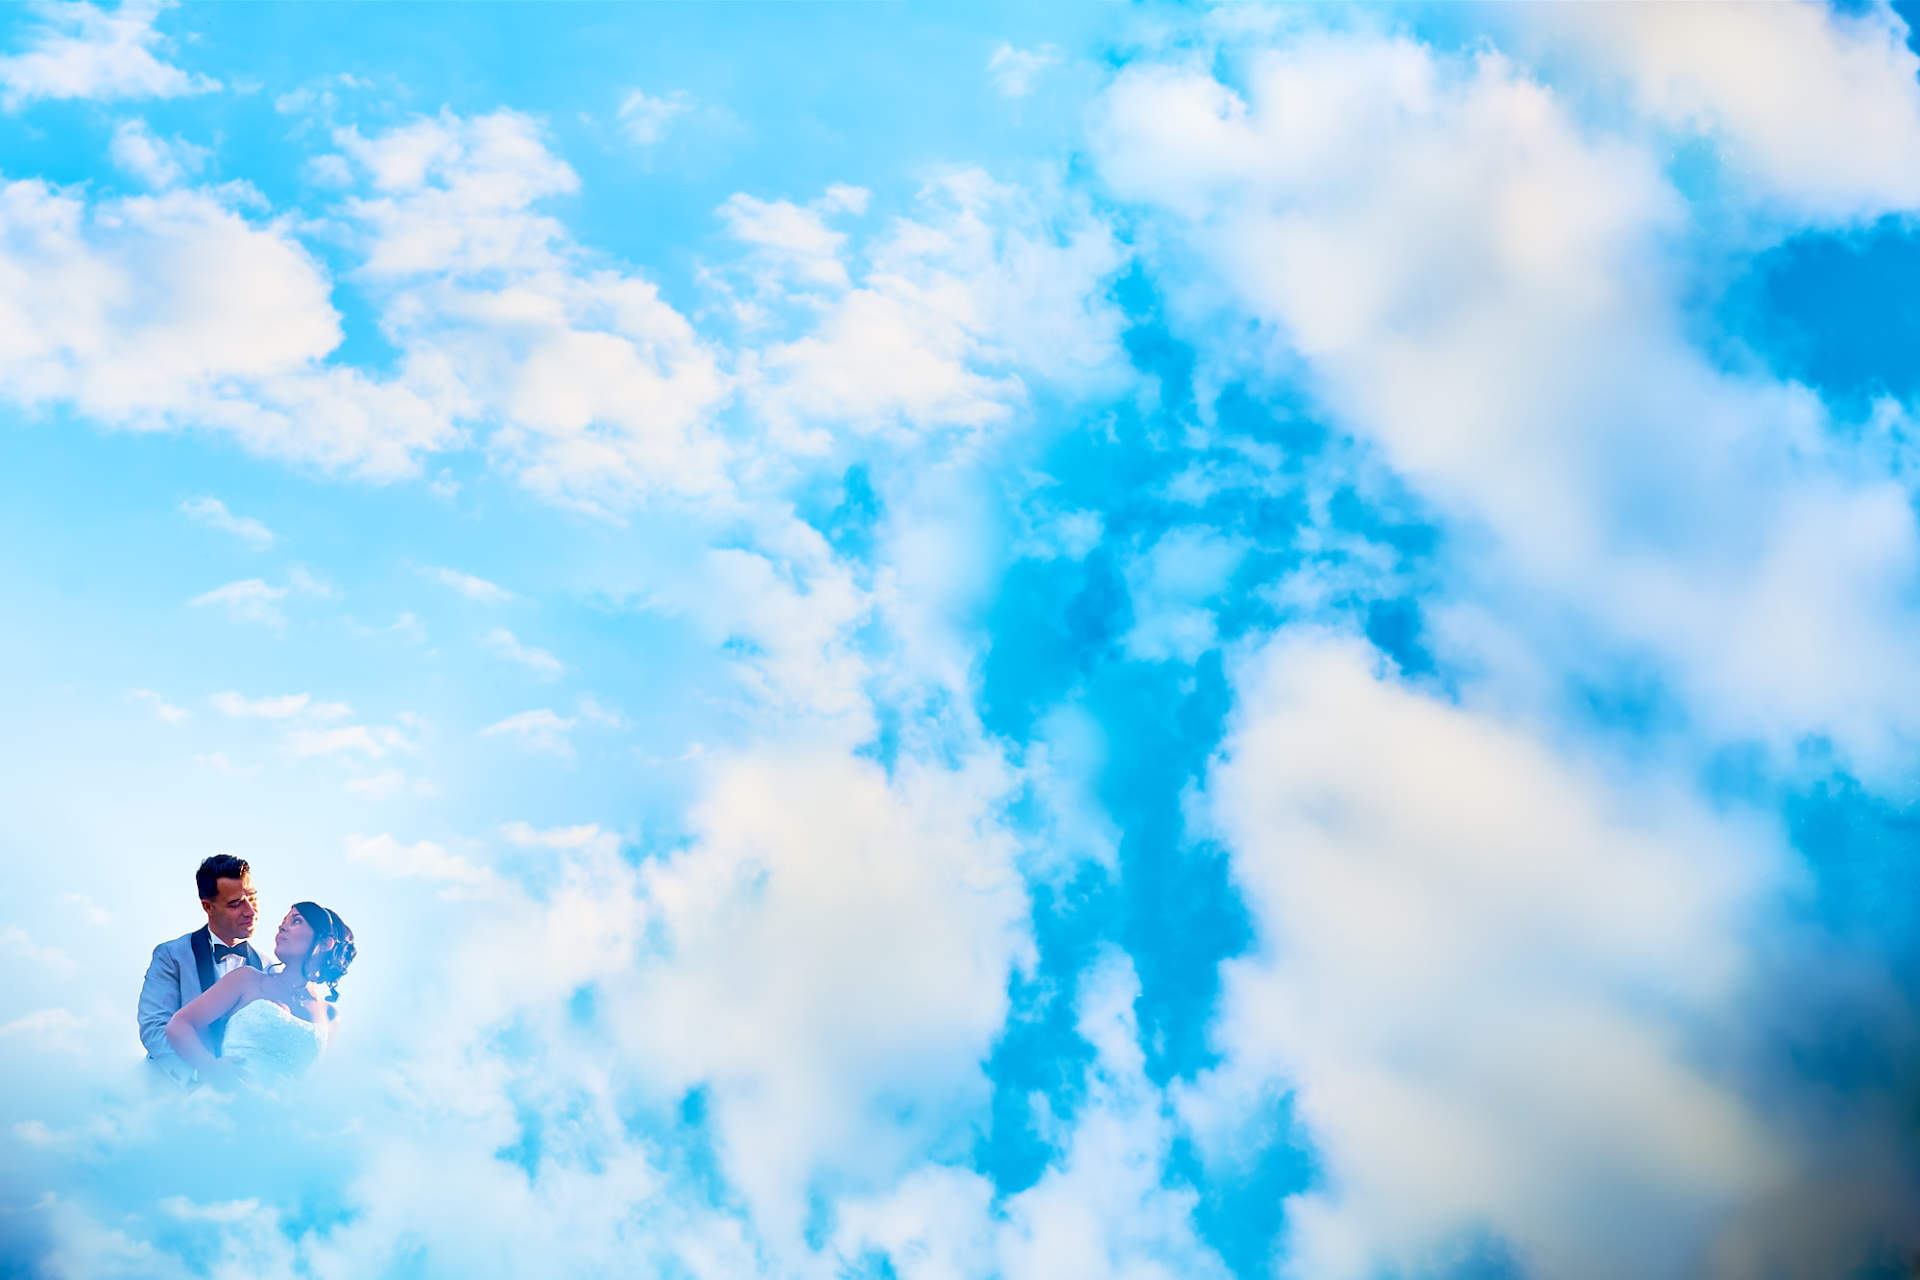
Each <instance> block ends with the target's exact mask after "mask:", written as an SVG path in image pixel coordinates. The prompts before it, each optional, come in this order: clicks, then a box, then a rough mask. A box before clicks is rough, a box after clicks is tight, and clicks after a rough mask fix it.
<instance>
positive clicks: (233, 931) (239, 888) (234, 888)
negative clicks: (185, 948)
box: [200, 876, 260, 943]
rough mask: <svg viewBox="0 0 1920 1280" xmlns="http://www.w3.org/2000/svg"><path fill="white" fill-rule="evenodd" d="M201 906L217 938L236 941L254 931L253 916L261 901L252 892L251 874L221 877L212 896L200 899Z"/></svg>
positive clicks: (230, 941)
mask: <svg viewBox="0 0 1920 1280" xmlns="http://www.w3.org/2000/svg"><path fill="white" fill-rule="evenodd" d="M200 905H201V906H203V907H205V908H206V910H207V924H208V926H209V927H210V928H212V930H213V932H214V934H215V936H216V937H218V938H220V939H221V940H222V941H225V942H229V943H232V942H238V941H240V939H242V938H245V937H247V936H249V935H250V934H252V933H253V917H254V915H255V914H256V913H257V912H258V911H259V910H260V900H259V899H258V898H256V897H255V896H254V893H253V877H252V876H241V877H240V878H239V879H237V880H236V879H234V878H233V877H232V876H221V877H220V883H219V885H218V886H217V887H216V889H215V891H214V895H213V896H212V897H211V898H202V899H200Z"/></svg>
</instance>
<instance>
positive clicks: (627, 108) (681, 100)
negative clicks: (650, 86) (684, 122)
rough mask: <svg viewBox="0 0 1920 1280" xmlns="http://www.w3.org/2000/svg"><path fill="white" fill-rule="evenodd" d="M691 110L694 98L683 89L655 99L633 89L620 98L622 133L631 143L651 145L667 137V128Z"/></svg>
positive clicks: (643, 145)
mask: <svg viewBox="0 0 1920 1280" xmlns="http://www.w3.org/2000/svg"><path fill="white" fill-rule="evenodd" d="M692 109H693V99H692V98H690V97H689V96H687V94H685V93H683V92H675V93H669V94H667V95H665V96H664V97H658V98H655V97H649V96H648V95H647V94H645V93H642V92H641V91H640V90H638V89H634V90H632V91H631V92H629V93H628V94H627V96H626V97H625V98H623V99H621V101H620V113H619V121H620V132H621V133H623V134H625V135H626V137H627V140H628V141H629V142H632V143H634V144H636V145H638V146H642V147H650V146H652V145H653V144H654V143H656V142H658V141H660V139H662V138H664V137H666V135H667V129H668V127H669V126H671V125H672V123H673V122H674V121H675V120H677V119H678V118H679V117H681V116H683V115H685V114H687V112H689V111H691V110H692Z"/></svg>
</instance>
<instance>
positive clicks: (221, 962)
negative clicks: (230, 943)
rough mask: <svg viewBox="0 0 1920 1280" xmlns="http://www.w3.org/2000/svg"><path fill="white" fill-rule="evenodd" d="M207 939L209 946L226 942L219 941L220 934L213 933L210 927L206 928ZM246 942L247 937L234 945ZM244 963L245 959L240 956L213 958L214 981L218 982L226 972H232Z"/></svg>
mask: <svg viewBox="0 0 1920 1280" xmlns="http://www.w3.org/2000/svg"><path fill="white" fill-rule="evenodd" d="M207 939H208V944H209V945H210V946H215V947H224V946H226V945H227V944H226V943H224V942H222V941H220V935H219V934H217V933H215V932H214V931H213V930H211V929H209V930H207ZM246 942H247V939H245V938H242V939H240V942H239V943H237V944H235V945H245V943H246ZM245 963H246V960H244V959H243V958H241V957H240V956H221V957H220V958H219V959H218V960H215V961H214V962H213V978H214V981H215V982H218V981H219V980H220V979H222V978H224V977H226V976H227V975H228V974H230V973H232V972H233V971H234V970H235V969H238V968H239V967H240V966H241V965H243V964H245Z"/></svg>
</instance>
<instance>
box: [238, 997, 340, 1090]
mask: <svg viewBox="0 0 1920 1280" xmlns="http://www.w3.org/2000/svg"><path fill="white" fill-rule="evenodd" d="M325 1041H326V1032H324V1031H322V1030H321V1029H320V1028H319V1027H317V1026H315V1025H314V1024H313V1023H311V1022H308V1021H307V1020H306V1019H305V1018H296V1017H294V1016H293V1015H292V1014H291V1013H288V1012H287V1011H286V1010H285V1009H283V1008H281V1007H280V1006H279V1005H277V1004H275V1003H274V1002H273V1001H271V1000H255V1001H253V1002H252V1003H250V1004H245V1005H242V1006H241V1007H240V1008H239V1010H238V1011H236V1012H235V1013H234V1015H233V1016H232V1017H231V1018H229V1019H227V1038H226V1046H225V1048H224V1049H223V1050H222V1051H221V1054H220V1056H221V1057H223V1058H227V1059H239V1060H240V1062H241V1065H243V1066H244V1068H245V1070H246V1073H247V1075H248V1076H249V1077H251V1078H252V1080H253V1082H254V1083H255V1084H256V1085H261V1086H263V1087H267V1088H271V1087H273V1086H274V1085H277V1084H281V1083H284V1082H286V1081H288V1080H292V1079H293V1078H294V1077H296V1076H300V1075H304V1074H305V1073H306V1070H307V1068H308V1067H311V1066H312V1065H313V1060H314V1059H315V1058H317V1057H319V1056H320V1046H321V1045H322V1044H324V1043H325Z"/></svg>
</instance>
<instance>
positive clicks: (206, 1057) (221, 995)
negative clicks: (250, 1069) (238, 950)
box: [167, 964, 260, 1076]
mask: <svg viewBox="0 0 1920 1280" xmlns="http://www.w3.org/2000/svg"><path fill="white" fill-rule="evenodd" d="M259 978H260V975H259V973H258V972H257V971H256V970H254V969H253V968H251V967H250V966H248V965H244V964H243V965H241V966H240V967H239V968H238V969H235V970H233V971H232V972H231V973H229V974H227V975H226V976H225V977H223V978H221V979H220V981H218V982H216V983H214V984H213V985H212V986H210V987H208V988H207V989H206V990H205V991H202V992H201V993H200V994H199V995H197V996H195V997H194V998H193V999H191V1000H189V1001H187V1002H186V1003H185V1004H184V1005H182V1006H180V1012H178V1013H176V1014H174V1015H173V1017H172V1018H170V1019H168V1020H167V1043H168V1044H170V1045H172V1046H173V1051H174V1052H175V1053H177V1054H179V1055H180V1060H181V1061H182V1062H184V1063H186V1064H187V1065H188V1066H190V1067H192V1068H193V1069H194V1070H195V1071H198V1072H199V1073H200V1074H201V1075H203V1076H205V1075H210V1074H213V1073H214V1072H215V1071H216V1070H217V1066H218V1063H219V1061H220V1060H219V1059H218V1058H216V1057H214V1056H213V1054H212V1053H211V1052H209V1051H208V1049H207V1042H206V1039H205V1036H206V1033H207V1028H208V1027H210V1026H212V1025H213V1024H214V1022H215V1021H217V1020H218V1019H221V1018H224V1017H226V1016H227V1015H228V1014H230V1013H232V1012H233V1011H234V1010H235V1009H238V1008H239V1007H240V1006H241V1005H243V1004H245V1003H246V1002H247V1001H249V1000H251V999H252V998H253V997H254V995H255V985H256V984H257V983H258V981H259Z"/></svg>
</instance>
